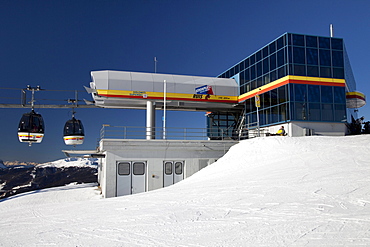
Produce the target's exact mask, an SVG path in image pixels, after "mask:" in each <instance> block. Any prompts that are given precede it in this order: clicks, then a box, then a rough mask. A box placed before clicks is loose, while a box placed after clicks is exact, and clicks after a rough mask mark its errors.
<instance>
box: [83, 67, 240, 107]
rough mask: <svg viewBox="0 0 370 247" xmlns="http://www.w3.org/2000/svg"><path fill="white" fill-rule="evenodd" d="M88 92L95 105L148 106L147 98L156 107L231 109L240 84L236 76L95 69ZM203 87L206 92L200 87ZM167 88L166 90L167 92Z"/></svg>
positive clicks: (235, 105) (236, 101)
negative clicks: (201, 90) (219, 76)
mask: <svg viewBox="0 0 370 247" xmlns="http://www.w3.org/2000/svg"><path fill="white" fill-rule="evenodd" d="M91 75H92V79H93V82H91V83H90V88H87V91H88V92H89V93H91V94H92V96H93V99H94V103H95V105H96V106H99V107H104V108H131V109H145V108H146V102H147V101H153V102H155V108H156V109H163V107H164V97H166V109H168V110H185V111H186V110H187V111H232V110H240V109H241V108H242V106H240V105H238V92H239V86H238V84H237V82H236V81H235V80H234V79H229V78H213V77H200V76H185V75H169V74H152V73H139V72H125V71H93V72H91ZM200 89H204V90H206V89H207V90H208V91H207V92H199V91H197V90H200ZM165 91H166V92H165Z"/></svg>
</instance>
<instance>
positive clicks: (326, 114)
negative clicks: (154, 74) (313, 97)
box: [321, 104, 334, 122]
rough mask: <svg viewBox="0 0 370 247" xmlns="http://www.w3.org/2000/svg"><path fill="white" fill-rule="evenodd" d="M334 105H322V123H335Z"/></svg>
mask: <svg viewBox="0 0 370 247" xmlns="http://www.w3.org/2000/svg"><path fill="white" fill-rule="evenodd" d="M333 113H334V112H333V104H322V105H321V118H322V121H330V122H331V121H333V120H334V114H333Z"/></svg>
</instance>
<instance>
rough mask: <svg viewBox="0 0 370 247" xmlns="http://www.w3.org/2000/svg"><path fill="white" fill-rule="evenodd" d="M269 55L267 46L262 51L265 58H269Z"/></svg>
mask: <svg viewBox="0 0 370 247" xmlns="http://www.w3.org/2000/svg"><path fill="white" fill-rule="evenodd" d="M268 55H269V47H268V46H266V47H265V48H263V50H262V56H263V58H265V57H267V56H268Z"/></svg>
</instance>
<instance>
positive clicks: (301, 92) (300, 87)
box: [294, 84, 307, 101]
mask: <svg viewBox="0 0 370 247" xmlns="http://www.w3.org/2000/svg"><path fill="white" fill-rule="evenodd" d="M294 92H295V101H306V100H307V85H305V84H295V85H294Z"/></svg>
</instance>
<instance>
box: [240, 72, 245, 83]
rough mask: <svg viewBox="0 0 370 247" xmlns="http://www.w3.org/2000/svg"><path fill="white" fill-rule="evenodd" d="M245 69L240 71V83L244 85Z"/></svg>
mask: <svg viewBox="0 0 370 247" xmlns="http://www.w3.org/2000/svg"><path fill="white" fill-rule="evenodd" d="M245 81H246V80H245V71H243V72H240V73H239V83H240V85H244V84H245Z"/></svg>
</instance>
